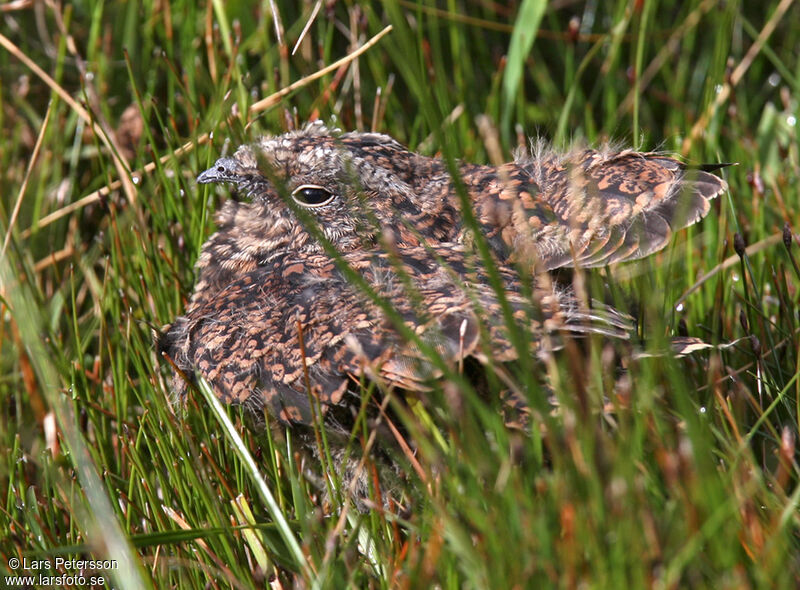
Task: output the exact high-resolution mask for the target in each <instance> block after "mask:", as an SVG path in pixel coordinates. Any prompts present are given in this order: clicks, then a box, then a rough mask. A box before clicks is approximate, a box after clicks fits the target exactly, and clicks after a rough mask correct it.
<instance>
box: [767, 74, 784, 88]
mask: <svg viewBox="0 0 800 590" xmlns="http://www.w3.org/2000/svg"><path fill="white" fill-rule="evenodd" d="M780 82H781V77H780V75H779V74H778V72H772V73H771V74H770V75H769V78H767V83H768V84H769V85H770V86H772V87H773V88H774V87H775V86H777V85H778V84H780Z"/></svg>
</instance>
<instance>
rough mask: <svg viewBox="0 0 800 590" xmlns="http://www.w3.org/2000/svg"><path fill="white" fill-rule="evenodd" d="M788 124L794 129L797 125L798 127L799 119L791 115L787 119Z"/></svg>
mask: <svg viewBox="0 0 800 590" xmlns="http://www.w3.org/2000/svg"><path fill="white" fill-rule="evenodd" d="M786 124H787V125H789V127H794V126H795V125H797V117H795V116H794V115H789V116H788V117H786Z"/></svg>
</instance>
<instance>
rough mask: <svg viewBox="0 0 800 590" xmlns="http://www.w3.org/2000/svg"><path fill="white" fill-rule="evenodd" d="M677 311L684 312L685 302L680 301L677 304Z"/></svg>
mask: <svg viewBox="0 0 800 590" xmlns="http://www.w3.org/2000/svg"><path fill="white" fill-rule="evenodd" d="M675 311H677V312H679V313H680V312H682V311H683V303H679V304H678V305H676V306H675Z"/></svg>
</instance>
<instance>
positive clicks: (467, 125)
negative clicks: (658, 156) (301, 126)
mask: <svg viewBox="0 0 800 590" xmlns="http://www.w3.org/2000/svg"><path fill="white" fill-rule="evenodd" d="M275 4H276V13H274V14H273V13H271V12H270V9H269V5H268V4H264V5H256V4H251V3H244V2H227V3H223V2H211V3H209V4H207V5H201V6H197V5H195V4H194V3H191V2H185V1H182V0H178V1H176V2H172V3H153V2H145V3H143V4H140V3H132V2H129V3H101V2H96V1H95V0H86V1H85V2H81V3H77V4H70V5H65V6H57V5H50V4H44V3H41V4H40V3H37V4H36V5H35V7H28V6H25V5H24V4H19V5H9V6H8V7H7V9H6V10H5V11H4V13H3V18H4V23H5V27H4V28H3V30H2V32H0V34H1V35H2V37H0V41H2V45H3V47H4V48H3V50H2V51H0V72H2V79H3V84H2V86H1V87H0V126H1V127H2V130H3V139H2V140H0V181H1V182H2V186H3V191H2V198H1V199H0V226H1V227H2V233H0V235H1V236H2V238H3V240H4V241H5V242H6V243H5V244H4V245H3V255H2V257H0V286H1V288H0V294H1V295H2V299H0V310H2V321H1V322H0V407H2V408H3V410H2V412H1V413H0V455H2V457H3V459H2V461H0V490H3V489H5V490H6V492H5V494H4V495H3V497H2V500H1V504H0V554H1V555H2V560H3V565H4V566H6V569H7V570H8V572H4V575H6V573H8V574H9V575H10V574H11V573H20V574H26V573H28V574H36V573H40V572H35V571H32V570H28V571H27V572H26V571H22V570H16V571H15V572H12V571H11V569H10V566H9V565H8V563H9V560H10V559H12V558H13V557H18V558H22V557H25V558H27V559H28V560H29V561H30V560H32V559H38V560H47V561H49V562H50V565H49V566H48V567H45V568H44V572H46V573H47V574H48V575H57V574H59V573H60V574H64V573H72V574H76V572H77V568H70V567H66V566H58V565H56V563H55V559H56V557H59V556H61V557H75V558H81V559H88V558H94V559H112V560H114V567H113V568H110V569H106V570H101V571H100V572H99V574H101V575H104V576H105V578H106V582H107V583H108V585H111V584H113V585H114V586H115V587H119V588H148V587H154V588H165V587H180V588H184V587H185V588H205V587H219V588H223V587H232V588H251V587H263V586H264V585H265V583H266V582H265V580H271V583H272V584H273V586H274V587H281V586H282V587H289V586H291V585H292V584H293V583H297V584H302V585H305V586H309V587H336V588H338V587H376V588H380V587H390V586H398V587H406V588H422V587H440V588H456V587H458V588H461V587H467V588H488V587H492V588H507V587H508V588H510V587H538V586H542V587H550V586H554V587H559V586H563V587H575V586H590V587H658V588H677V587H698V588H703V587H713V588H740V587H770V588H772V587H776V588H784V587H785V588H792V587H796V585H797V583H798V579H800V553H799V552H798V549H800V538H798V532H800V522H799V520H798V517H799V516H800V515H799V514H798V499H800V487H798V474H799V473H800V471H799V470H798V464H797V452H796V438H797V433H798V429H799V428H798V427H799V424H798V415H799V414H800V412H798V404H799V403H800V395H798V393H799V392H800V380H798V374H799V369H798V354H797V351H798V321H800V318H799V317H798V286H799V285H800V268H798V259H800V252H798V240H797V238H796V235H795V234H794V233H792V232H796V231H797V230H798V217H797V211H798V210H800V196H798V189H797V187H798V186H799V184H798V180H800V155H799V154H798V141H797V130H796V120H797V117H798V97H800V87H799V86H798V77H799V76H800V69H799V68H798V61H797V57H796V48H797V47H798V46H800V27H798V26H797V24H796V21H797V18H796V17H797V10H798V9H797V7H796V6H794V5H793V3H792V2H790V1H788V0H784V1H780V2H778V1H770V2H766V3H761V4H759V3H749V4H748V3H737V2H727V3H723V4H721V3H718V2H713V1H709V0H693V1H691V2H676V1H674V0H661V1H652V2H625V1H623V0H617V1H614V2H606V3H594V2H561V3H551V4H550V5H548V6H544V7H542V6H540V4H541V3H540V2H536V1H523V2H521V3H519V5H518V6H516V7H513V8H507V7H505V6H504V5H502V4H500V3H488V2H487V3H463V4H464V6H462V4H460V3H456V2H443V3H439V4H437V5H436V7H434V6H433V5H432V4H428V3H422V2H419V3H417V2H408V1H404V0H399V1H387V2H372V3H368V2H364V3H358V2H353V1H350V2H340V3H333V4H331V5H324V6H323V7H322V9H321V10H320V12H319V13H318V14H317V16H316V17H315V18H314V20H313V22H312V24H311V26H310V28H309V30H308V33H307V34H306V35H305V36H304V37H303V40H302V41H301V42H300V44H299V46H298V49H297V51H296V52H295V53H294V54H292V48H293V46H294V44H295V43H296V41H297V40H298V38H299V36H300V33H301V31H302V30H303V28H304V26H305V25H306V23H307V22H308V20H309V16H310V14H311V11H312V9H313V4H314V3H310V2H309V3H305V4H303V5H302V6H300V7H298V6H297V5H296V3H290V2H276V3H275ZM465 6H466V7H467V8H466V9H465V8H464V7H465ZM787 10H788V12H786V11H787ZM517 15H519V18H516V17H517ZM784 15H785V16H784ZM276 17H277V18H276ZM387 25H392V30H391V32H389V33H388V34H387V35H386V36H384V37H382V38H380V39H379V40H377V41H376V42H375V44H374V45H373V46H371V47H369V48H368V49H367V50H366V51H364V52H363V54H361V55H360V57H359V58H358V60H353V61H347V62H346V63H344V64H342V65H340V66H339V67H336V68H334V69H333V70H332V71H329V72H327V73H324V74H323V75H321V76H318V77H316V78H313V79H312V78H311V77H312V76H314V75H315V73H317V72H319V71H320V70H321V69H322V68H323V67H325V66H327V65H330V64H333V63H334V62H336V61H337V60H339V59H341V58H343V57H345V56H346V55H347V54H348V53H350V52H352V51H353V50H354V48H355V47H356V46H361V45H363V44H364V43H365V42H367V41H368V40H369V39H371V38H373V37H374V36H376V35H378V34H379V33H380V32H381V31H382V30H384V28H385V27H386V26H387ZM278 31H280V33H278ZM534 31H536V33H537V34H536V36H535V39H534V38H533V36H532V35H533V32H534ZM529 46H530V49H529ZM505 56H507V57H505ZM26 59H27V60H28V62H26ZM30 63H32V64H34V65H36V64H38V66H39V67H40V68H41V70H43V71H44V72H46V73H47V74H48V75H49V76H52V81H51V83H49V84H48V83H46V82H45V80H44V79H43V76H41V75H40V74H37V73H35V72H34V70H32V68H31V65H30ZM286 89H289V90H286ZM276 93H278V94H276ZM123 113H126V117H127V118H125V117H123ZM334 116H335V117H336V118H337V120H338V122H339V124H340V125H341V126H342V127H343V128H345V129H355V128H360V129H370V128H375V129H378V130H380V131H383V132H387V133H390V134H391V135H393V136H394V137H396V138H397V139H398V140H400V141H402V142H404V143H406V144H407V145H410V146H411V147H413V148H415V149H419V150H421V151H423V152H425V153H429V154H433V153H441V154H443V155H444V156H445V157H451V158H452V157H457V158H462V159H464V160H468V161H474V162H489V161H492V160H493V159H496V158H498V150H497V149H495V148H494V147H493V146H495V145H497V146H499V157H500V158H510V157H511V153H512V151H513V150H514V148H515V147H516V146H517V144H518V143H519V141H520V140H521V139H522V138H524V137H526V136H529V135H541V136H544V137H547V138H550V139H552V140H553V141H554V142H555V143H556V144H557V145H560V144H564V143H566V142H568V141H569V140H571V139H575V138H584V139H586V140H588V141H589V142H593V143H599V142H602V141H604V140H607V139H621V140H623V141H626V142H627V143H630V144H633V145H635V146H637V147H640V148H643V149H653V148H659V149H664V150H667V151H674V152H677V153H680V154H681V155H682V156H684V157H685V158H686V159H687V160H688V161H691V162H719V161H724V162H736V163H738V165H737V166H733V167H730V168H727V169H726V170H724V171H723V174H724V176H725V177H726V179H727V180H728V182H729V184H730V191H729V193H728V194H726V195H724V196H723V197H722V198H720V199H718V200H717V201H716V202H715V203H714V206H713V210H712V212H711V214H710V215H709V216H708V218H707V219H705V220H704V222H703V223H702V224H701V225H699V226H695V227H693V228H691V229H689V230H687V231H683V232H680V234H679V235H677V236H675V238H674V239H673V241H672V243H671V245H670V246H669V247H668V248H667V249H666V250H665V251H664V252H662V253H660V254H659V255H657V256H655V257H652V258H650V259H647V260H645V261H642V262H641V263H637V264H633V265H623V266H620V267H617V268H611V269H603V270H598V271H592V272H589V273H586V277H585V278H586V280H587V282H588V284H590V285H591V286H592V288H593V291H596V292H602V291H603V290H607V291H610V292H611V293H612V294H613V295H614V297H615V299H616V301H617V304H618V305H619V306H620V307H622V308H623V309H627V310H629V311H631V312H633V313H635V314H636V315H637V316H638V319H639V326H640V332H641V334H640V335H641V336H642V339H643V342H644V343H645V344H644V345H643V346H644V347H645V348H646V349H648V350H653V351H654V350H658V349H663V348H664V346H665V343H666V337H668V336H671V335H676V334H680V333H684V332H686V333H688V334H690V335H692V336H698V337H702V338H703V339H704V340H706V341H708V342H711V343H714V344H715V345H721V346H720V347H719V348H716V349H713V350H710V351H704V352H701V353H698V354H695V355H693V356H692V357H690V358H688V359H673V358H671V357H668V356H664V355H657V356H641V355H638V356H637V355H632V354H631V352H630V351H625V350H618V351H617V354H618V355H621V356H622V363H623V364H624V365H625V366H626V372H625V373H624V375H619V374H618V375H614V374H612V372H611V369H613V362H612V363H609V361H608V358H609V351H608V349H609V347H610V346H611V344H610V343H608V342H604V341H603V340H602V339H593V340H591V341H590V342H588V343H587V344H586V348H587V354H585V355H583V356H581V357H580V358H579V359H577V360H576V357H571V356H570V355H567V354H564V355H558V356H556V357H555V358H553V359H552V360H551V361H550V362H548V363H544V364H539V363H527V364H528V366H529V370H527V371H517V372H516V377H517V378H518V379H519V381H520V382H521V383H523V384H524V387H525V389H526V393H527V395H528V396H529V398H530V400H531V402H532V405H533V407H535V408H538V410H539V415H538V419H537V420H535V421H534V425H533V427H532V432H531V433H530V434H529V435H521V434H519V433H515V432H512V431H509V430H508V429H507V428H505V427H504V426H503V423H502V419H501V417H500V416H499V412H498V411H497V410H498V407H499V403H498V401H497V400H496V399H494V398H493V397H492V396H487V397H479V396H473V395H464V396H462V397H459V398H458V399H457V400H456V401H457V403H456V404H455V405H454V404H453V399H452V397H448V396H447V395H446V394H445V392H435V393H434V394H432V395H431V396H430V399H427V400H426V401H425V403H424V404H417V405H416V406H415V407H414V408H413V412H412V414H411V415H409V416H404V418H403V420H402V421H403V423H404V424H405V426H406V428H407V429H408V430H409V432H410V433H411V435H412V438H413V439H414V441H415V442H416V444H417V445H418V447H419V461H420V473H417V472H416V471H414V470H413V469H411V468H410V467H409V472H410V475H409V481H408V482H407V483H406V484H405V485H406V486H407V487H408V490H409V491H410V492H411V493H412V494H414V496H415V497H416V498H417V501H416V503H415V510H414V511H413V513H412V514H411V515H404V516H403V517H402V518H401V517H398V516H392V515H390V514H386V513H383V512H382V511H377V510H376V511H372V512H370V513H367V514H360V513H358V512H357V511H355V510H354V509H353V508H352V506H348V504H347V502H344V501H342V504H340V503H339V501H337V500H336V499H335V498H336V495H334V505H333V506H332V507H331V509H330V510H329V511H325V510H323V509H322V508H321V507H320V506H319V502H318V500H317V499H316V495H317V490H316V488H315V487H314V486H313V485H311V483H310V482H309V481H308V480H307V478H306V477H305V476H304V465H303V463H302V462H303V461H308V459H307V458H306V459H302V458H301V456H300V455H299V454H298V453H297V452H296V451H297V448H296V444H297V442H296V441H295V440H293V439H292V436H291V435H289V436H284V435H283V434H282V433H280V432H272V431H266V432H259V431H253V430H251V429H248V428H247V427H246V426H245V425H244V424H245V422H246V421H245V420H244V419H243V417H242V416H241V414H240V412H239V411H238V410H237V409H231V408H216V407H215V405H214V404H213V403H212V400H211V399H209V398H208V397H206V396H204V394H203V391H196V392H194V393H193V394H192V395H190V397H189V399H188V400H187V401H186V403H185V404H175V403H173V402H174V400H172V397H171V392H170V390H169V387H168V384H167V380H166V377H167V375H166V371H164V370H161V369H159V368H158V365H157V361H158V359H157V356H156V352H155V349H154V345H153V335H154V331H155V330H157V329H159V328H160V327H161V326H163V325H164V324H166V323H168V322H170V321H171V320H172V319H174V318H175V317H176V315H178V314H179V313H181V312H182V310H183V308H184V304H185V301H186V297H187V296H188V294H189V293H190V292H191V288H192V285H193V279H194V277H193V272H192V265H193V263H194V261H195V260H196V258H197V256H198V253H199V250H200V247H201V245H202V243H203V242H204V241H205V239H206V238H207V236H208V235H209V234H210V232H211V231H213V218H212V214H213V211H214V210H215V209H216V207H217V206H218V204H219V203H220V201H221V199H223V198H224V191H220V192H217V191H214V190H210V191H209V190H208V189H207V188H206V187H200V186H197V185H196V184H195V182H194V178H195V177H196V175H197V174H198V173H199V172H200V171H201V170H204V169H206V168H207V167H209V166H210V165H211V164H212V163H213V161H214V160H215V158H216V157H218V156H219V154H220V153H222V152H224V151H228V152H230V151H231V150H232V149H233V148H234V147H235V146H237V145H238V144H240V143H242V142H244V141H247V140H248V139H249V138H253V137H256V136H258V135H259V134H261V133H279V132H281V131H282V130H284V129H285V128H286V127H287V124H288V122H291V121H293V122H295V123H296V122H302V121H305V120H308V119H312V118H315V117H320V118H323V119H326V120H327V119H330V118H331V117H334ZM493 138H497V143H496V144H494V143H493V142H492V141H491V140H492V139H493ZM126 170H128V171H130V173H128V172H125V171H126ZM786 223H788V228H789V229H788V231H789V234H788V247H787V246H786V245H784V236H785V234H784V224H786ZM736 236H739V237H736ZM729 343H735V344H734V345H733V346H727V344H729ZM513 370H514V367H512V371H513ZM545 382H549V383H550V384H551V387H552V389H550V390H546V389H545V388H544V387H543V386H542V384H543V383H545ZM365 388H369V386H368V385H367V384H365ZM373 389H374V388H372V389H370V392H371V393H377V392H374V391H373ZM550 396H553V397H555V399H556V400H557V402H558V404H559V411H558V412H557V413H551V412H550V408H551V406H550V402H549V401H548V398H549V397H550ZM609 406H610V407H609ZM398 411H399V410H398ZM361 434H364V436H363V437H362V436H360V435H359V436H356V437H355V439H354V444H355V445H360V444H362V443H361V442H360V441H361V439H362V438H363V439H364V440H366V439H367V437H368V434H369V433H368V432H364V433H361ZM6 583H10V582H9V581H8V579H6ZM81 585H88V583H87V584H80V583H75V584H73V586H74V587H78V586H81ZM99 585H100V586H102V585H103V584H99Z"/></svg>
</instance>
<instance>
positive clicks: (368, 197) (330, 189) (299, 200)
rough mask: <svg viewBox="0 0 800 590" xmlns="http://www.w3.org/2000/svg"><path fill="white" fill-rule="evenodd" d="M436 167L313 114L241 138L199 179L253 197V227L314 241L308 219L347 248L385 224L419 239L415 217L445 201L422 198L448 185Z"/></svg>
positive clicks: (384, 139)
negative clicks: (302, 123)
mask: <svg viewBox="0 0 800 590" xmlns="http://www.w3.org/2000/svg"><path fill="white" fill-rule="evenodd" d="M441 168H442V167H441V163H440V162H439V161H437V160H435V159H432V158H426V157H423V156H419V155H417V154H414V153H412V152H410V151H408V150H407V149H406V148H405V147H403V146H402V145H401V144H399V143H398V142H397V141H395V140H394V139H392V138H391V137H389V136H387V135H382V134H379V133H344V134H343V133H340V132H339V131H337V130H332V129H330V128H328V127H326V126H324V125H322V124H320V123H318V122H317V123H312V124H310V125H307V126H306V127H305V128H303V129H302V130H299V131H293V132H289V133H286V134H284V135H280V136H275V137H270V136H267V137H263V138H261V139H259V140H258V141H256V142H255V143H253V144H249V145H244V146H242V147H240V148H239V149H238V150H237V151H236V153H235V154H234V155H233V157H230V158H220V159H219V160H217V162H216V163H215V164H214V166H212V167H211V168H209V169H208V170H206V171H205V172H203V173H202V174H200V176H199V177H198V178H197V181H198V182H199V183H201V184H207V183H218V182H222V183H231V184H234V185H235V186H236V188H237V190H238V191H239V192H240V193H241V194H244V195H246V196H247V197H249V199H250V202H249V203H247V204H245V205H244V206H245V207H247V208H248V214H249V215H250V217H251V218H255V217H257V218H258V219H259V221H260V227H259V225H258V224H256V223H253V228H254V230H257V231H261V232H263V233H266V234H270V235H272V237H273V238H277V237H278V236H275V235H273V234H275V233H276V232H278V233H281V234H285V235H286V237H287V240H288V241H290V242H291V243H292V244H294V245H300V246H303V247H307V248H318V247H319V245H318V244H317V243H316V241H315V240H313V239H311V238H310V236H309V234H308V231H307V227H305V226H307V223H308V222H309V221H313V222H315V225H316V226H317V227H318V228H319V229H320V230H321V231H322V233H323V234H324V235H325V237H326V238H327V239H328V240H330V241H331V243H332V244H333V245H334V246H335V247H336V248H337V249H339V250H340V251H348V250H352V249H356V248H358V247H360V246H363V245H364V244H368V243H371V242H374V241H375V240H376V239H377V237H378V235H379V233H381V232H384V233H386V232H388V230H391V232H392V234H393V235H392V238H393V239H394V240H399V241H401V242H403V243H414V242H416V241H418V240H417V238H416V237H415V233H414V225H415V222H416V220H423V219H430V218H431V216H432V215H433V216H436V214H438V213H441V212H440V211H438V208H440V204H441V203H443V202H446V199H436V198H433V199H429V198H427V196H426V198H420V193H421V192H426V193H430V192H431V190H432V189H433V190H434V192H435V191H437V190H438V191H441V190H446V185H448V184H449V183H448V182H447V177H446V175H443V174H442V170H441ZM437 183H439V184H437ZM240 213H241V212H240ZM304 213H305V214H307V215H304ZM451 214H454V212H451ZM223 215H224V210H223ZM251 221H253V222H255V219H251ZM304 227H305V229H304Z"/></svg>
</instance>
